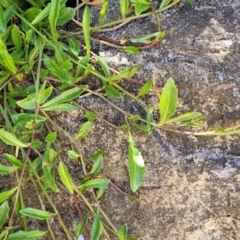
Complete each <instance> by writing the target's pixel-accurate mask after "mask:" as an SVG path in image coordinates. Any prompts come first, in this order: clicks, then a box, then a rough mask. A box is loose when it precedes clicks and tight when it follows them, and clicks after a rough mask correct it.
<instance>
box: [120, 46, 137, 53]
mask: <svg viewBox="0 0 240 240" xmlns="http://www.w3.org/2000/svg"><path fill="white" fill-rule="evenodd" d="M123 50H124V51H125V52H128V53H132V54H138V53H139V50H138V48H136V47H133V46H127V47H125V48H124V49H123Z"/></svg>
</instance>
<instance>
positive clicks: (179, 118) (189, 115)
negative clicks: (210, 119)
mask: <svg viewBox="0 0 240 240" xmlns="http://www.w3.org/2000/svg"><path fill="white" fill-rule="evenodd" d="M201 116H202V114H201V113H199V112H189V113H185V114H182V115H180V116H177V117H175V118H171V119H169V120H168V121H166V122H165V123H173V122H184V121H191V120H193V119H195V118H197V117H201Z"/></svg>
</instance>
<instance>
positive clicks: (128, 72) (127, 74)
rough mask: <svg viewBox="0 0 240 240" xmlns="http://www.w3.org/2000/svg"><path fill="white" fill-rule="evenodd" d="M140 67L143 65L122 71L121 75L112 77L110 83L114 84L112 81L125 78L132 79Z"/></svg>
mask: <svg viewBox="0 0 240 240" xmlns="http://www.w3.org/2000/svg"><path fill="white" fill-rule="evenodd" d="M140 67H141V65H139V64H137V65H135V66H132V67H129V68H126V69H124V70H122V71H121V72H120V73H118V74H117V75H115V76H112V77H111V78H110V81H111V82H112V81H115V80H119V79H122V78H125V77H132V76H133V75H134V74H135V73H136V72H137V71H138V69H139V68H140Z"/></svg>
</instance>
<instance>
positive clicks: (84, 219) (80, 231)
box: [75, 213, 89, 236]
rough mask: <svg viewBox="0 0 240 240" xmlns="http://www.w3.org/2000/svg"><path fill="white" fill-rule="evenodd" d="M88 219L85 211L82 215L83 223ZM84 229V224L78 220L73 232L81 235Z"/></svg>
mask: <svg viewBox="0 0 240 240" xmlns="http://www.w3.org/2000/svg"><path fill="white" fill-rule="evenodd" d="M88 219H89V213H85V214H84V216H83V221H84V222H85V224H87V222H88ZM83 231H84V225H83V222H82V221H79V223H78V225H77V227H76V231H75V234H76V235H77V236H79V235H81V234H82V233H83Z"/></svg>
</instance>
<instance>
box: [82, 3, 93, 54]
mask: <svg viewBox="0 0 240 240" xmlns="http://www.w3.org/2000/svg"><path fill="white" fill-rule="evenodd" d="M82 25H83V35H84V40H85V45H86V54H90V51H91V49H90V10H89V8H88V7H87V6H86V7H85V9H84V13H83V22H82Z"/></svg>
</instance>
